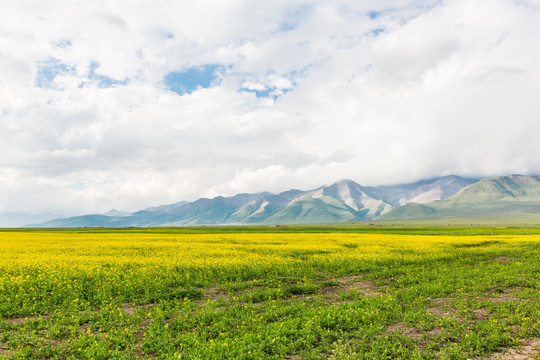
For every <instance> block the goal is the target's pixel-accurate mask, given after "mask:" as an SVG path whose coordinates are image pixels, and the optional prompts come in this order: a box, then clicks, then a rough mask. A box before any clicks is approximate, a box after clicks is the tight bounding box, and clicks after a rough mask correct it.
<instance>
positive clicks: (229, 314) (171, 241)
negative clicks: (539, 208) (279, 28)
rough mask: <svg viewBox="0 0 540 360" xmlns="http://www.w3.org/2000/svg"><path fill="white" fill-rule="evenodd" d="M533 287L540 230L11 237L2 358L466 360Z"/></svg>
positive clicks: (0, 298) (519, 327) (517, 314)
mask: <svg viewBox="0 0 540 360" xmlns="http://www.w3.org/2000/svg"><path fill="white" fill-rule="evenodd" d="M539 289H540V236H539V235H529V236H525V235H523V236H519V235H510V234H502V235H475V236H441V235H439V236H427V235H407V234H394V233H392V232H390V234H388V235H387V234H370V233H366V234H362V233H359V232H357V233H339V232H329V233H323V234H319V233H300V232H295V233H292V232H288V233H277V232H274V233H270V232H265V233H249V234H248V233H241V232H235V233H225V232H219V231H216V232H215V233H207V234H202V233H200V232H199V233H191V234H187V233H177V232H174V231H170V232H168V231H165V230H152V229H147V230H141V231H122V230H107V229H104V230H103V231H85V230H80V231H78V230H77V231H75V230H73V231H67V230H62V231H52V230H51V231H12V232H9V231H6V232H0V317H1V318H2V319H3V320H2V322H1V323H0V326H1V327H0V329H1V330H2V331H1V333H0V334H1V335H0V356H3V357H7V358H58V359H60V358H69V357H71V358H88V359H90V358H94V359H98V358H102V359H105V358H146V357H149V358H151V357H159V358H178V357H181V358H208V359H214V358H245V359H260V358H298V359H300V358H306V359H319V358H320V359H322V358H328V357H332V358H382V359H384V358H388V359H391V358H403V359H408V358H435V357H439V358H452V359H454V358H455V359H466V358H469V357H471V356H485V355H486V354H489V353H491V352H493V351H496V350H499V349H500V348H502V347H511V346H517V345H518V342H519V341H520V340H521V339H527V338H534V337H538V335H539V329H540V307H539V305H540V300H539V297H540V292H539Z"/></svg>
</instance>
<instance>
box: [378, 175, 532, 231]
mask: <svg viewBox="0 0 540 360" xmlns="http://www.w3.org/2000/svg"><path fill="white" fill-rule="evenodd" d="M531 214H538V215H539V216H540V176H524V175H508V176H501V177H497V178H490V179H484V180H481V181H479V182H477V183H475V184H472V185H469V186H467V187H465V188H464V189H462V190H461V191H460V192H458V193H457V194H456V195H454V196H452V197H450V198H448V199H446V200H441V201H434V202H430V203H427V204H424V205H419V204H415V203H409V204H406V205H403V206H401V207H399V208H396V209H394V210H392V211H390V212H389V213H387V214H385V215H383V216H380V217H378V218H377V220H399V219H426V218H447V217H448V218H450V217H452V218H466V217H476V216H481V217H503V218H504V217H505V216H506V217H519V216H523V215H531Z"/></svg>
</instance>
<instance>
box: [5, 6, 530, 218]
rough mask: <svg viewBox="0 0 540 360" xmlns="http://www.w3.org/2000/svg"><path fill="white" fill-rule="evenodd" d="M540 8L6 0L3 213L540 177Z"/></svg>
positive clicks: (135, 206) (79, 211)
mask: <svg viewBox="0 0 540 360" xmlns="http://www.w3.org/2000/svg"><path fill="white" fill-rule="evenodd" d="M538 34H540V1H539V0H475V1H471V0H450V1H432V0H401V1H397V0H387V1H380V0H376V1H375V0H374V1H372V0H363V1H357V0H332V1H317V0H313V1H300V0H283V1H282V0H273V1H253V0H201V1H184V0H179V1H178V0H140V1H130V2H127V1H99V0H97V1H77V0H69V1H67V0H65V1H56V0H47V1H39V0H34V1H26V0H20V1H19V0H17V1H15V0H13V1H11V0H8V1H2V3H1V4H0V99H1V100H0V214H2V213H25V214H43V213H48V214H55V215H61V216H70V215H79V214H86V213H103V212H106V211H107V210H109V209H112V208H115V209H119V210H124V211H135V210H139V209H142V208H146V207H150V206H155V205H162V204H170V203H174V202H177V201H181V200H188V201H192V200H195V199H197V198H200V197H215V196H218V195H223V196H230V195H234V194H237V193H245V192H260V191H270V192H280V191H284V190H288V189H290V188H298V189H304V190H305V189H311V188H315V187H318V186H321V185H324V184H330V183H333V182H335V181H337V180H339V179H342V178H348V179H352V180H354V181H356V182H358V183H360V184H362V185H383V184H396V183H403V182H412V181H416V180H420V179H427V178H432V177H436V176H444V175H449V174H455V175H461V176H468V177H479V176H482V177H484V176H486V177H487V176H497V175H506V174H511V173H521V174H540V138H539V136H540V101H538V96H539V94H540V36H538Z"/></svg>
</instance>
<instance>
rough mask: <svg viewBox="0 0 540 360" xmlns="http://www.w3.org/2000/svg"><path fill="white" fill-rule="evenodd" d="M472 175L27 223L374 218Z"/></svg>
mask: <svg viewBox="0 0 540 360" xmlns="http://www.w3.org/2000/svg"><path fill="white" fill-rule="evenodd" d="M475 181H476V180H474V179H464V178H461V177H458V176H446V177H442V178H435V179H430V180H424V181H420V182H416V183H412V184H399V185H394V186H379V187H365V186H361V185H359V184H357V183H356V182H354V181H352V180H340V181H338V182H336V183H334V184H331V185H325V186H321V187H318V188H316V189H313V190H308V191H302V190H296V189H293V190H288V191H285V192H282V193H279V194H271V193H268V192H262V193H256V194H238V195H235V196H232V197H223V196H218V197H216V198H213V199H206V198H202V199H198V200H196V201H193V202H185V201H182V202H178V203H175V204H170V205H163V206H157V207H152V208H147V209H144V210H140V211H137V212H134V213H124V212H120V211H118V210H111V211H109V212H107V213H105V214H100V215H84V216H77V217H71V218H64V219H54V220H51V221H48V222H45V223H40V224H33V225H28V226H27V227H84V226H88V227H93V226H105V227H109V226H110V227H124V226H197V225H237V224H238V225H242V224H302V223H321V222H344V221H357V220H358V221H360V220H372V219H375V218H379V217H381V216H385V214H388V213H390V212H392V210H393V209H394V208H395V207H397V206H400V205H401V204H405V203H407V202H408V201H411V200H414V201H417V202H428V201H431V200H440V199H446V198H448V197H450V196H452V195H454V194H455V193H457V192H458V191H459V190H461V189H462V188H463V187H465V186H467V185H469V184H472V183H474V182H475Z"/></svg>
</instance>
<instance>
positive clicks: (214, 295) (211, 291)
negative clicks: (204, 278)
mask: <svg viewBox="0 0 540 360" xmlns="http://www.w3.org/2000/svg"><path fill="white" fill-rule="evenodd" d="M225 296H227V292H225V291H223V290H221V289H219V288H207V289H205V291H204V297H205V298H206V299H210V300H217V299H219V298H220V297H225Z"/></svg>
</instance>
